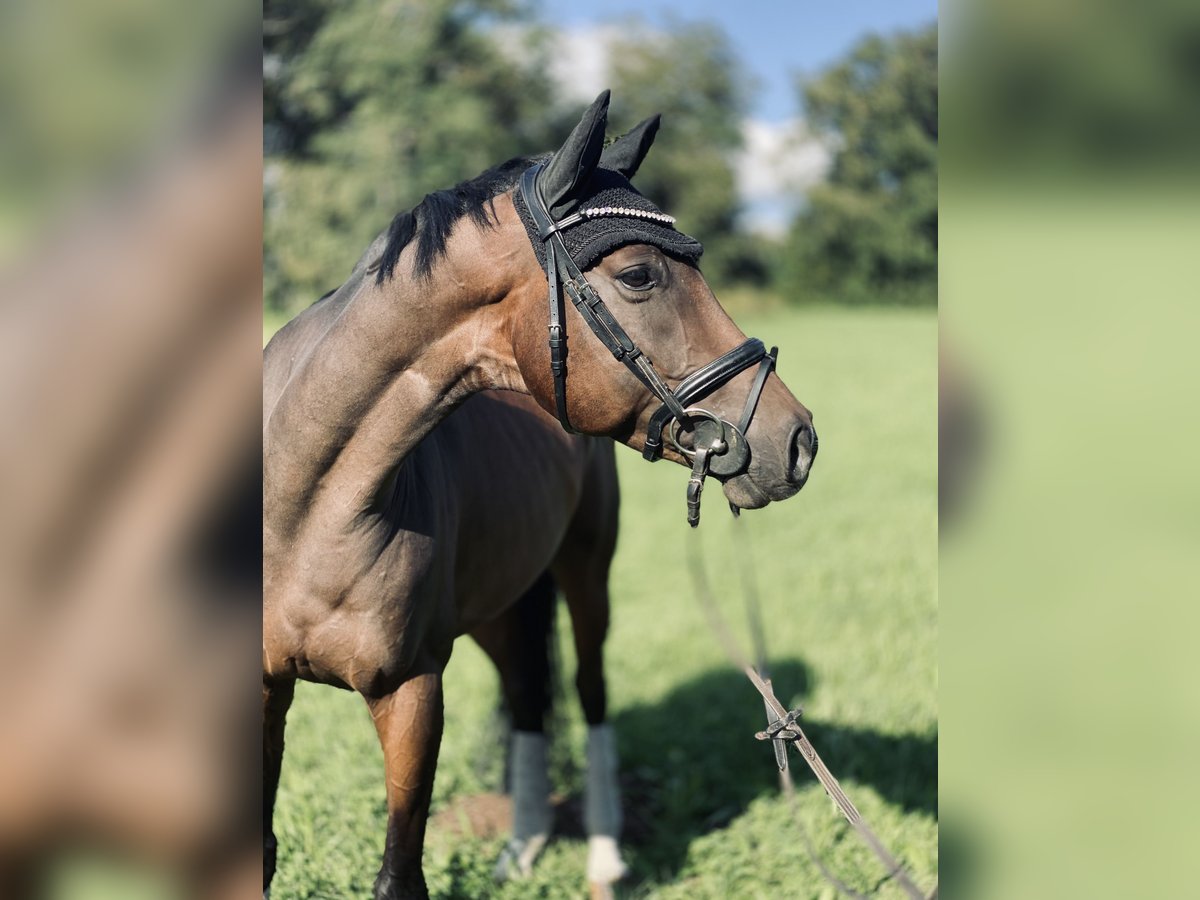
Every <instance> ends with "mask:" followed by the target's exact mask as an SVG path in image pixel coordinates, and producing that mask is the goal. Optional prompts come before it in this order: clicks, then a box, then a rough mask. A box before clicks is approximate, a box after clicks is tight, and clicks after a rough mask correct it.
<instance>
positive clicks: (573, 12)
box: [540, 0, 937, 235]
mask: <svg viewBox="0 0 1200 900" xmlns="http://www.w3.org/2000/svg"><path fill="white" fill-rule="evenodd" d="M540 5H541V8H542V11H543V13H544V15H543V16H542V17H541V18H542V19H543V21H546V22H548V23H549V24H551V25H552V26H553V27H555V28H557V29H558V30H559V31H560V32H561V42H562V52H561V53H558V54H556V55H555V61H554V69H553V71H552V72H551V74H552V76H553V77H555V78H556V79H557V80H558V81H559V83H560V85H561V86H562V87H563V88H564V89H565V90H566V91H567V93H568V95H574V97H575V99H576V100H577V101H578V102H579V104H580V106H581V107H582V106H583V104H586V103H588V102H590V101H591V100H592V99H593V98H594V97H595V96H596V94H597V93H598V92H599V91H600V90H601V89H602V88H605V87H608V78H607V75H606V74H605V70H606V66H607V50H606V49H605V48H606V47H607V46H608V45H609V44H610V43H611V41H610V40H608V39H609V38H611V37H612V36H613V35H614V34H619V30H616V29H614V28H613V25H614V23H616V22H620V21H621V20H622V19H624V18H627V17H629V16H631V15H638V16H640V17H641V18H643V19H644V20H646V21H647V22H648V23H649V24H650V25H651V26H654V27H659V28H663V29H664V30H669V28H670V24H671V22H672V20H673V19H675V20H678V19H684V20H687V21H695V20H704V21H709V22H715V23H717V24H719V25H720V26H722V27H723V28H724V29H725V31H726V33H727V34H728V35H729V37H730V40H731V42H732V44H733V48H734V52H735V53H736V54H737V56H738V57H739V59H740V60H741V62H742V64H743V65H744V66H745V67H746V70H747V71H748V72H749V73H750V75H751V76H752V78H753V79H754V81H755V82H756V88H757V89H756V90H755V91H754V93H753V95H752V97H751V103H750V108H749V112H748V115H747V117H746V119H745V120H744V121H743V123H742V134H743V138H744V144H745V150H744V151H743V152H742V153H741V154H740V155H739V157H738V158H737V159H736V160H735V169H736V174H737V181H738V190H739V196H740V199H741V203H742V208H743V212H742V221H743V224H744V225H745V226H747V227H748V228H750V229H751V230H753V231H759V232H762V233H765V234H772V235H779V234H782V233H783V232H784V231H785V230H786V229H787V227H788V224H789V223H790V222H791V220H792V218H793V217H794V215H795V213H796V209H797V205H798V200H797V196H798V192H799V191H803V190H804V189H805V188H807V187H810V186H811V185H813V184H816V183H817V182H819V181H820V180H821V179H822V178H823V177H824V175H825V172H826V170H827V169H828V165H829V158H830V154H829V149H828V148H827V147H825V146H824V145H823V144H822V143H821V142H819V141H817V140H816V139H815V138H813V137H812V136H811V135H809V134H808V133H807V131H806V130H805V127H804V122H803V119H802V117H801V110H800V104H799V99H798V98H799V95H798V92H797V90H796V79H797V77H798V76H806V75H815V74H817V73H818V72H820V71H821V70H822V69H824V68H826V67H827V66H829V65H830V64H832V63H834V62H836V61H837V60H838V59H840V58H841V57H843V56H844V55H845V54H846V53H847V52H848V51H849V50H850V49H851V48H852V47H853V46H854V45H855V44H856V43H857V42H858V40H859V39H860V38H862V37H863V36H864V35H866V34H868V33H871V32H877V33H888V32H892V31H896V30H899V29H915V28H919V27H921V26H923V25H925V24H927V23H929V22H932V21H934V20H935V19H936V18H937V0H842V2H837V0H825V2H822V3H815V2H812V0H793V2H784V0H776V2H764V0H693V2H689V3H682V2H679V0H673V2H672V0H605V2H603V3H600V2H595V0H587V2H583V0H575V2H570V0H541V4H540ZM664 127H669V123H668V124H667V125H665V126H664Z"/></svg>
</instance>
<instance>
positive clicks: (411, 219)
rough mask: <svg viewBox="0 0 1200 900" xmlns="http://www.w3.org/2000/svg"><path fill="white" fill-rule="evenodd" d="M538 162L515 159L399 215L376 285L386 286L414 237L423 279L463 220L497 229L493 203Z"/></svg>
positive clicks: (418, 270) (427, 197)
mask: <svg viewBox="0 0 1200 900" xmlns="http://www.w3.org/2000/svg"><path fill="white" fill-rule="evenodd" d="M536 161H537V159H536V158H530V157H526V156H518V157H514V158H513V159H510V160H509V161H508V162H504V163H501V164H500V165H498V166H495V167H494V168H491V169H488V170H487V171H486V172H484V173H483V174H482V175H479V176H477V177H475V178H472V179H470V180H469V181H464V182H462V183H460V184H456V185H455V186H454V187H452V188H450V189H449V190H444V191H434V192H433V193H432V194H426V195H425V199H423V200H422V201H421V202H420V203H418V204H417V205H416V206H415V207H413V208H412V209H411V210H408V211H406V212H402V213H400V214H399V215H397V216H396V218H394V219H392V224H391V225H390V226H388V234H387V246H385V247H384V249H383V255H382V256H380V258H379V273H378V274H377V275H376V276H375V281H376V283H377V284H383V282H385V281H387V280H388V279H389V278H391V277H392V276H393V275H394V274H395V271H396V264H397V263H398V262H399V261H400V253H401V252H402V251H403V250H404V248H405V247H407V246H408V244H409V242H411V241H412V239H413V238H414V237H415V238H416V240H417V258H416V262H415V263H414V264H413V272H414V274H415V275H416V276H417V277H419V278H428V277H429V275H430V273H431V272H432V271H433V264H434V262H436V261H437V258H438V257H439V256H441V255H442V254H443V253H445V252H446V241H447V239H449V237H450V232H451V230H453V228H454V224H455V223H456V222H457V221H458V220H459V219H461V218H462V217H463V216H470V217H471V220H472V221H473V222H475V224H476V225H479V226H481V227H490V226H493V225H495V224H496V211H495V209H494V207H493V205H492V201H493V200H494V199H495V198H496V197H497V196H499V195H500V194H502V193H504V192H505V191H507V190H511V189H512V188H514V187H516V185H517V182H518V181H519V180H520V178H521V173H522V172H524V171H525V170H526V169H527V168H529V167H530V166H531V165H533V164H534V163H535V162H536Z"/></svg>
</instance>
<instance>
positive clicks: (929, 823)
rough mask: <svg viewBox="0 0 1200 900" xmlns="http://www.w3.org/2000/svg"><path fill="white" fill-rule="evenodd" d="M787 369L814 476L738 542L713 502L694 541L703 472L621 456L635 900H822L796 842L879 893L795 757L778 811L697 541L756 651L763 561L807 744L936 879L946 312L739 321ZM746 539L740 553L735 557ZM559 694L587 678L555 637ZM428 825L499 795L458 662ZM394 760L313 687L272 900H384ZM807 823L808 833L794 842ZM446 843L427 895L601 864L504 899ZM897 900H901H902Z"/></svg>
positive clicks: (618, 643)
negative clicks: (711, 620) (744, 604)
mask: <svg viewBox="0 0 1200 900" xmlns="http://www.w3.org/2000/svg"><path fill="white" fill-rule="evenodd" d="M742 318H743V321H742V323H741V324H742V325H743V327H744V329H745V330H746V331H747V332H748V333H750V334H754V335H757V336H759V337H761V338H763V340H764V341H766V342H767V343H768V345H770V344H772V343H776V344H778V345H779V346H780V348H781V359H780V365H779V369H780V373H781V375H782V377H783V378H784V380H785V381H786V382H787V383H788V385H789V386H790V387H791V388H792V390H793V391H794V392H795V394H796V395H797V396H798V397H799V398H800V399H801V400H802V401H803V402H804V403H805V404H806V405H807V406H809V407H810V408H811V409H812V410H813V411H814V414H815V424H816V426H817V430H818V432H819V434H820V437H821V452H820V456H819V458H818V460H817V463H816V465H815V467H814V469H813V474H812V477H811V479H810V481H809V484H808V485H807V486H806V487H805V489H804V491H803V492H801V494H800V495H798V496H797V497H796V498H795V499H793V500H790V501H788V502H787V503H784V504H781V505H775V506H771V507H769V508H767V509H766V510H763V511H760V512H756V513H751V514H747V515H745V516H743V517H742V520H741V522H740V523H738V524H737V527H738V529H739V533H738V534H737V535H734V534H733V533H732V532H731V528H732V527H733V522H732V520H731V518H730V516H729V515H728V514H726V513H725V512H724V509H723V503H722V501H721V498H720V496H719V494H718V488H717V487H716V485H715V484H713V483H711V482H710V487H709V496H708V502H707V503H706V505H705V513H704V522H703V525H702V526H701V528H700V529H699V531H698V532H697V533H696V534H689V529H688V528H687V525H686V523H685V521H684V486H685V483H686V472H685V471H684V470H683V469H682V468H680V467H677V466H671V465H668V464H658V465H653V466H651V465H649V464H647V463H644V462H643V461H642V460H641V459H640V457H639V456H638V455H637V454H635V453H633V452H632V451H628V450H624V449H622V450H621V451H620V452H618V454H617V455H618V461H619V465H620V470H621V484H622V493H623V510H622V525H621V538H620V544H619V547H618V553H617V559H616V563H615V566H614V572H613V578H612V589H613V590H612V594H613V605H614V610H613V628H612V634H611V637H610V640H609V643H608V652H607V660H608V683H609V698H610V704H609V706H610V710H611V716H612V721H613V722H614V725H615V728H616V731H617V736H618V745H619V748H620V754H621V769H622V781H623V783H624V784H625V785H626V787H627V796H626V801H625V802H626V832H627V838H628V839H627V841H626V854H627V860H628V861H629V862H630V864H631V866H632V868H633V875H632V877H631V878H630V879H629V881H628V883H627V884H625V885H624V886H623V887H622V888H621V889H620V891H619V895H621V896H628V897H657V898H684V897H687V898H696V897H703V898H729V897H764V898H765V897H775V896H781V895H782V896H788V897H814V898H817V897H821V898H826V897H828V898H832V897H834V896H836V892H835V891H834V889H833V888H832V887H831V886H830V885H829V883H828V882H827V881H825V880H824V879H823V878H822V877H821V875H820V874H819V872H818V871H817V869H816V868H815V867H814V866H813V864H812V863H811V861H810V860H809V857H808V855H807V853H806V850H805V845H804V842H803V840H802V838H801V836H800V827H801V823H803V825H804V827H806V828H807V831H808V833H809V834H810V835H811V837H812V839H813V842H814V843H815V845H816V847H817V849H818V852H819V853H820V854H821V856H822V858H823V859H824V860H825V861H826V862H827V864H828V865H829V866H830V868H831V869H832V870H833V871H834V872H835V873H836V874H838V875H839V876H840V877H841V878H842V879H843V880H844V881H847V882H849V884H850V885H851V886H853V887H855V888H856V889H858V890H860V891H870V890H872V889H873V888H874V887H875V886H876V885H877V884H878V883H879V882H880V880H881V878H882V874H883V873H882V871H881V869H880V867H879V865H878V863H876V862H875V860H874V858H873V857H872V856H871V855H870V854H869V853H868V852H867V851H866V850H865V849H863V848H862V847H861V846H860V844H859V842H858V841H857V839H856V837H855V836H854V834H853V832H852V831H851V830H850V829H849V827H848V826H846V825H845V823H844V822H843V821H841V819H840V818H839V816H838V814H837V812H836V809H835V807H834V806H833V805H832V803H831V802H830V801H829V800H828V799H826V798H825V796H824V793H823V791H822V790H821V788H820V786H819V785H818V784H817V783H816V781H815V780H814V779H813V777H812V775H811V774H810V773H809V772H808V770H807V768H806V767H805V766H804V765H803V762H802V761H801V760H800V758H799V757H798V756H797V755H796V754H795V753H793V754H792V766H793V772H794V774H795V776H796V782H797V788H798V805H797V808H796V809H793V808H791V807H790V806H789V805H788V804H787V803H786V802H784V801H783V800H782V799H781V798H780V797H779V795H778V790H777V776H776V770H775V766H774V762H773V757H772V754H771V751H770V748H769V747H767V746H766V745H764V744H761V743H759V742H758V741H755V740H754V736H753V735H754V732H755V731H756V730H759V729H761V728H762V727H763V725H764V717H763V711H762V704H761V702H760V701H759V700H758V699H757V695H756V694H755V693H754V691H753V689H752V688H751V687H750V686H749V684H748V683H747V682H746V681H745V679H744V677H743V676H742V675H740V674H739V673H737V672H736V671H734V670H732V669H731V668H730V667H729V666H728V664H727V663H726V662H725V659H724V657H723V656H722V653H721V651H720V649H719V647H718V646H717V643H716V641H715V639H714V638H713V636H712V634H711V633H710V631H709V630H708V628H707V626H706V624H705V619H704V616H703V614H702V611H701V609H700V608H699V607H698V606H697V604H696V603H695V601H694V599H693V594H692V588H691V582H690V580H689V577H688V573H687V571H686V568H685V559H686V556H685V541H686V540H689V539H692V538H698V539H699V540H700V541H701V542H702V544H703V547H704V552H705V555H706V556H707V557H708V558H709V560H710V561H711V573H712V578H713V581H714V582H715V583H716V584H717V586H718V587H719V588H724V591H723V592H724V594H725V596H724V603H725V609H726V611H727V612H728V614H729V616H730V617H731V618H732V619H733V620H734V621H735V623H736V624H737V625H738V626H739V628H740V630H741V632H743V633H744V627H742V626H743V623H744V618H743V616H742V614H741V595H740V593H739V592H738V586H737V583H736V582H735V580H734V576H735V574H736V572H737V567H736V566H735V565H734V564H733V559H732V555H731V554H732V552H733V551H734V549H736V548H737V547H746V546H748V545H750V546H752V552H753V562H754V564H755V565H756V566H757V569H758V572H759V583H760V586H761V590H762V594H763V608H764V614H765V616H766V617H767V620H768V622H769V623H770V625H769V629H768V631H769V633H768V643H769V649H770V656H771V658H770V662H771V669H772V675H773V676H774V680H775V687H776V690H777V691H778V693H779V696H780V699H781V700H782V701H783V702H784V703H785V704H791V705H795V704H803V706H804V709H805V722H806V728H807V730H808V733H809V736H810V737H811V738H812V741H813V743H814V745H815V746H816V748H817V750H818V751H819V752H820V753H821V754H822V756H823V757H824V759H825V761H826V763H827V764H828V765H829V767H830V768H831V769H832V770H833V771H834V773H835V774H837V775H838V776H839V778H840V779H841V780H842V783H843V786H844V787H845V789H846V791H847V793H848V794H849V795H850V797H851V799H853V800H854V802H855V803H856V805H857V806H858V808H859V809H860V810H861V811H862V813H863V815H864V817H865V818H866V820H867V821H868V822H869V823H871V824H872V825H873V826H874V828H875V829H876V830H877V831H878V833H879V835H880V836H881V838H882V839H883V840H884V842H885V843H886V844H888V845H889V846H890V848H891V849H892V851H893V852H894V853H895V854H896V855H897V856H899V857H900V858H901V859H902V860H904V861H905V862H906V863H907V864H908V865H909V867H910V870H911V872H912V874H913V876H914V878H915V880H916V881H917V883H918V884H919V885H921V886H922V887H924V888H925V889H926V890H928V889H929V888H930V887H932V885H933V882H934V881H935V879H936V877H937V876H936V873H937V830H938V823H937V736H938V726H937V715H938V703H937V662H936V648H937V498H936V486H937V424H936V411H937V346H936V345H937V319H936V314H935V313H934V312H933V311H932V310H926V311H912V310H869V309H868V310H847V309H826V308H818V309H806V310H800V311H795V310H787V311H775V312H772V313H769V314H759V315H746V316H744V317H742ZM734 538H737V539H738V540H734ZM559 624H560V629H561V630H562V634H561V635H560V640H559V646H560V650H561V655H562V659H563V665H564V671H565V672H566V673H567V677H566V679H565V681H566V682H567V684H568V685H569V684H570V680H571V678H570V675H571V672H573V660H572V650H571V645H570V641H569V640H567V639H566V634H567V632H566V628H567V621H566V614H565V609H564V610H562V615H560V617H559ZM446 696H447V710H446V720H447V726H446V734H445V738H444V740H443V744H442V754H441V759H440V763H439V767H438V775H437V783H436V788H435V792H434V814H435V815H436V814H437V813H438V812H439V811H444V810H446V809H447V808H454V807H452V804H453V803H454V801H455V800H456V798H457V799H461V798H462V797H464V796H467V795H470V794H474V793H477V792H481V791H492V790H497V789H498V787H499V783H500V776H501V766H502V758H503V750H502V746H501V743H500V738H499V737H498V735H499V730H498V725H497V720H496V717H495V712H494V710H495V706H496V696H497V686H496V678H495V675H494V674H493V672H492V670H491V667H490V665H489V663H488V662H487V660H486V659H485V658H484V656H483V654H482V653H481V652H480V651H479V650H478V649H477V648H476V647H475V645H474V644H472V643H470V642H469V641H467V640H464V641H462V642H460V643H459V644H458V645H457V647H456V649H455V655H454V658H453V660H452V661H451V663H450V667H449V669H448V670H447V674H446ZM560 718H561V719H562V720H563V721H562V725H563V727H562V729H561V730H560V732H559V735H558V738H557V740H558V746H557V750H556V765H555V780H556V785H557V787H558V788H559V789H560V790H561V791H563V792H564V793H566V794H567V795H578V793H579V789H580V784H581V781H580V771H579V769H580V766H581V764H582V760H583V737H584V729H583V725H582V718H581V716H580V714H579V711H578V704H577V703H576V701H575V699H574V697H573V696H572V695H570V694H569V693H568V695H567V700H566V702H565V704H564V705H563V707H562V709H561V711H560ZM384 817H385V812H384V788H383V773H382V761H381V754H380V751H379V748H378V745H377V743H376V739H375V732H374V729H373V728H372V726H371V722H370V718H369V716H368V714H367V712H366V708H365V706H364V705H363V704H362V702H361V700H359V699H358V698H357V697H356V696H354V695H351V694H347V693H344V692H341V691H337V690H334V689H331V688H326V687H320V686H313V685H301V687H300V689H299V690H298V691H297V698H296V702H295V705H294V707H293V709H292V713H291V715H290V717H289V725H288V745H287V756H286V758H285V761H284V771H283V781H282V785H281V788H280V795H279V801H278V805H277V807H276V814H275V830H276V834H277V835H278V837H279V843H280V857H279V871H278V873H277V874H276V876H275V881H274V885H273V897H274V898H275V900H287V898H317V897H320V898H343V897H363V896H369V895H370V888H371V884H372V882H373V880H374V876H375V872H376V869H377V866H378V862H379V856H380V853H381V850H382V845H383V834H384ZM797 820H800V821H799V822H798V821H797ZM444 823H445V817H443V819H442V820H437V821H435V823H434V824H433V825H431V832H430V836H429V840H428V842H427V845H426V854H425V859H426V863H425V866H426V875H427V878H428V880H429V885H430V889H431V891H432V892H433V894H434V895H435V896H439V897H477V896H496V897H506V898H516V897H579V896H583V895H585V893H586V888H585V885H584V875H583V872H584V864H585V855H586V854H585V844H584V841H583V840H582V838H580V837H579V836H578V835H577V834H576V835H575V836H567V837H562V838H560V839H558V840H556V841H555V842H553V843H552V844H551V846H550V847H549V848H548V849H547V851H546V853H545V854H544V856H543V858H542V860H541V862H540V864H539V866H538V868H537V871H536V873H535V875H534V876H533V878H532V879H531V880H528V881H525V882H520V883H517V884H512V885H508V886H505V887H503V888H498V887H496V886H495V885H494V884H493V883H492V881H491V878H490V871H491V866H492V863H493V860H494V859H495V856H496V853H497V851H498V849H499V846H500V841H499V839H497V838H492V839H471V838H464V837H460V836H456V835H454V834H452V833H450V831H449V830H448V829H447V828H446V827H445V824H444ZM880 896H883V897H889V896H891V897H894V896H902V893H901V892H900V890H899V889H898V888H897V887H896V886H895V885H894V884H891V883H889V884H886V885H884V886H883V888H882V890H881V891H880Z"/></svg>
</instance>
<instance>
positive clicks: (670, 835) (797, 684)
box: [613, 660, 937, 875]
mask: <svg viewBox="0 0 1200 900" xmlns="http://www.w3.org/2000/svg"><path fill="white" fill-rule="evenodd" d="M771 676H772V678H773V680H774V684H775V689H776V692H777V693H778V694H779V697H780V700H781V702H783V703H785V704H787V703H788V702H789V701H790V700H791V699H792V698H800V699H802V698H803V697H804V696H805V695H807V694H808V692H809V689H810V683H809V680H810V679H809V672H808V668H807V667H806V666H805V665H804V664H803V663H802V662H799V661H796V660H792V661H786V662H777V663H775V664H774V665H773V668H772V670H771ZM802 723H803V726H804V730H805V733H806V734H807V735H808V736H809V738H810V739H811V740H812V742H813V745H814V746H815V747H816V748H817V752H818V753H820V754H821V758H822V759H824V760H825V763H826V765H828V766H829V768H830V769H831V770H832V771H833V773H834V775H836V776H837V777H838V779H839V780H841V781H842V782H844V783H845V782H858V783H861V784H868V785H870V786H871V787H872V788H874V790H875V791H876V792H878V793H879V794H880V796H882V797H883V798H885V799H886V800H888V801H889V802H891V803H894V804H896V805H898V806H900V807H901V808H902V809H904V810H906V811H920V812H924V813H928V814H931V815H934V816H936V815H937V736H936V734H902V735H888V734H881V733H879V732H877V731H872V730H869V729H863V728H856V727H849V726H841V725H835V724H830V723H823V722H818V721H813V720H811V719H808V718H807V717H805V718H803V719H802ZM613 724H614V727H615V729H616V733H617V739H618V742H619V744H620V754H621V769H622V782H623V787H624V793H625V817H626V824H625V838H626V841H627V842H628V843H629V844H630V845H632V846H635V847H637V849H638V855H639V857H641V859H640V860H639V862H641V863H643V864H645V865H648V866H649V867H650V868H651V869H652V870H654V871H656V872H658V873H663V874H665V873H668V872H669V873H671V874H672V875H673V874H675V873H677V872H678V871H679V869H680V867H681V866H682V864H683V862H684V858H685V856H686V854H687V848H688V845H689V844H690V843H691V842H692V841H693V840H695V839H696V838H697V837H699V836H700V835H702V834H705V833H707V832H709V831H712V830H713V829H716V828H720V827H722V826H724V825H725V824H727V823H728V822H729V821H731V820H732V819H734V818H735V817H736V816H738V815H739V814H740V813H741V812H742V811H743V810H745V808H746V807H747V806H748V805H749V804H750V802H751V801H752V800H754V799H755V798H756V797H759V796H763V795H765V794H771V793H774V792H776V791H777V790H778V785H779V782H778V775H777V771H778V770H777V769H776V768H775V762H774V756H773V754H772V752H771V748H770V747H769V746H768V745H767V744H765V743H763V742H760V741H757V740H755V739H754V733H755V732H756V731H761V730H762V729H763V728H764V727H765V724H766V714H765V712H764V710H763V705H762V702H761V700H759V699H758V694H757V693H756V692H755V691H754V688H753V687H752V686H751V685H750V684H749V682H748V681H747V680H746V678H745V676H744V675H742V674H741V673H740V672H737V671H734V670H732V669H720V670H714V671H711V672H708V673H706V674H705V675H702V676H700V677H699V678H696V679H693V680H692V681H691V682H689V683H687V684H684V685H681V686H680V687H678V688H676V689H675V690H673V691H672V692H671V693H670V694H669V695H668V696H667V697H665V698H664V699H663V700H662V701H661V702H659V703H655V704H648V705H645V706H639V707H634V708H631V709H626V710H622V711H621V712H620V713H619V714H618V715H617V716H616V717H615V719H614V721H613ZM789 756H790V761H791V765H792V770H793V773H794V776H795V778H796V781H797V784H799V785H803V784H805V783H807V782H808V781H810V780H811V779H812V777H813V776H812V773H811V772H810V771H809V769H808V767H807V766H806V765H805V764H804V762H803V760H802V759H801V758H800V757H799V755H798V754H797V753H795V752H794V751H789ZM853 793H854V792H853V790H852V789H851V790H850V794H851V799H853ZM639 868H640V866H639Z"/></svg>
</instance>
